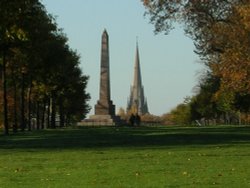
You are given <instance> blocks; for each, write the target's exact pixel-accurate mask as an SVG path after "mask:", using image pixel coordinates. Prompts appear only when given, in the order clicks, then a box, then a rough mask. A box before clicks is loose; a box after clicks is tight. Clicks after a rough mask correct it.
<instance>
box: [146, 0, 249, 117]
mask: <svg viewBox="0 0 250 188" xmlns="http://www.w3.org/2000/svg"><path fill="white" fill-rule="evenodd" d="M143 3H144V5H145V7H146V8H147V14H149V15H150V21H151V23H153V24H154V25H155V32H156V33H159V32H165V33H166V34H167V33H168V32H169V30H171V29H172V28H173V23H174V22H178V23H181V24H183V25H184V26H185V32H186V34H187V35H188V36H189V37H191V38H192V39H193V41H194V44H195V46H196V50H195V52H196V53H197V54H199V55H200V57H201V59H202V61H203V62H204V64H205V65H206V66H207V68H208V70H209V71H210V73H211V76H212V77H213V78H216V79H218V80H219V85H218V84H215V85H214V80H213V79H212V80H211V79H208V80H207V81H206V84H205V85H204V86H206V87H207V86H209V85H211V87H215V88H214V90H213V89H212V90H211V88H210V86H209V88H210V89H208V90H206V89H205V88H203V89H201V91H200V93H199V94H198V95H197V96H196V99H194V101H193V103H192V105H193V107H194V106H196V107H198V106H200V105H201V103H200V101H203V100H204V102H205V101H206V100H207V101H206V102H209V105H207V106H204V105H203V104H202V105H201V106H203V107H204V108H203V110H202V111H203V112H201V111H200V110H201V109H200V110H198V111H197V110H196V112H197V113H196V115H197V116H203V115H205V114H207V113H208V112H209V111H211V110H212V109H215V108H216V113H217V111H222V112H225V113H228V112H232V111H234V112H235V111H237V110H238V109H242V108H243V107H241V106H239V105H243V104H242V103H241V102H237V100H239V99H240V98H241V97H242V98H244V101H249V100H250V99H249V94H250V82H249V80H250V71H249V70H250V53H249V51H250V45H249V34H250V24H249V23H250V4H249V0H220V1H218V0H209V1H206V0H204V1H203V0H202V1H194V0H187V1H186V0H178V1H172V0H165V1H161V0H144V1H143ZM208 82H211V84H209V83H208ZM198 103H200V104H198ZM236 103H237V105H235V104H236ZM197 105H198V106H197ZM201 106H200V107H201ZM243 106H244V105H243ZM191 109H194V108H191ZM199 111H200V112H199ZM248 112H249V111H248ZM198 114H199V115H198ZM207 115H208V114H207ZM207 115H206V116H207ZM208 116H210V115H208Z"/></svg>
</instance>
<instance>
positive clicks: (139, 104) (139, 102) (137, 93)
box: [127, 38, 148, 114]
mask: <svg viewBox="0 0 250 188" xmlns="http://www.w3.org/2000/svg"><path fill="white" fill-rule="evenodd" d="M127 111H128V112H129V111H132V112H133V113H139V114H145V113H148V107H147V101H146V99H145V97H144V89H143V85H142V78H141V67H140V57H139V46H138V38H136V52H135V65H134V80H133V85H132V86H131V93H130V98H129V101H128V106H127Z"/></svg>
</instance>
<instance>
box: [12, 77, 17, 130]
mask: <svg viewBox="0 0 250 188" xmlns="http://www.w3.org/2000/svg"><path fill="white" fill-rule="evenodd" d="M13 77H14V75H13ZM13 132H14V133H16V132H17V87H16V78H14V125H13Z"/></svg>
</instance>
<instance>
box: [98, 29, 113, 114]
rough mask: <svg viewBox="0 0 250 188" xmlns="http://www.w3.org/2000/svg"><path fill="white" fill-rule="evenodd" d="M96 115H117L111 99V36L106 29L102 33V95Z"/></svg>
mask: <svg viewBox="0 0 250 188" xmlns="http://www.w3.org/2000/svg"><path fill="white" fill-rule="evenodd" d="M95 115H115V106H114V105H113V102H112V101H111V100H110V71H109V37H108V33H107V31H106V30H104V32H103V34H102V46H101V72H100V95H99V100H98V102H97V104H96V105H95Z"/></svg>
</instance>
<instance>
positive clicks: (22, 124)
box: [21, 73, 25, 131]
mask: <svg viewBox="0 0 250 188" xmlns="http://www.w3.org/2000/svg"><path fill="white" fill-rule="evenodd" d="M24 130H25V114H24V73H22V90H21V131H24Z"/></svg>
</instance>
